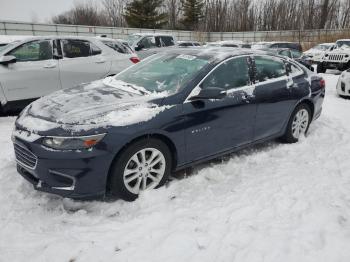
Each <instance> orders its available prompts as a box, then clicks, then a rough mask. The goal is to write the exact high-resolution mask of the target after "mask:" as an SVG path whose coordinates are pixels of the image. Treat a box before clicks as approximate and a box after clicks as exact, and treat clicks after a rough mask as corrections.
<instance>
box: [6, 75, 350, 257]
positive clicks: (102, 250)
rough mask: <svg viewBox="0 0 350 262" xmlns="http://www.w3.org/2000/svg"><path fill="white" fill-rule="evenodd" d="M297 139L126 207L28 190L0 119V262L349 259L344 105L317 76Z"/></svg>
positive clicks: (348, 143)
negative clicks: (315, 94) (312, 118)
mask: <svg viewBox="0 0 350 262" xmlns="http://www.w3.org/2000/svg"><path fill="white" fill-rule="evenodd" d="M325 78H326V81H327V96H326V100H325V105H324V112H323V115H322V116H321V118H320V119H319V120H318V121H317V122H315V123H314V124H313V125H312V126H311V129H310V134H309V136H308V137H307V138H306V139H304V140H303V141H301V142H299V143H297V144H293V145H285V144H280V143H277V142H269V143H265V144H262V145H260V146H256V147H253V148H251V149H249V150H244V151H242V152H239V153H237V154H233V155H232V156H230V157H227V158H225V159H224V160H221V161H220V160H218V161H213V162H211V163H209V164H204V165H201V166H198V167H196V168H195V169H194V170H193V171H192V172H190V173H188V174H187V175H186V176H185V178H182V176H183V174H182V173H181V174H178V175H177V176H176V178H174V180H173V181H171V182H170V183H169V184H168V185H167V186H166V187H163V188H160V189H158V190H154V191H151V192H147V193H145V194H143V195H142V196H141V197H140V199H138V200H137V201H135V202H133V203H126V202H123V201H117V202H113V203H102V202H76V201H71V200H67V199H61V198H59V197H55V196H50V195H47V194H44V193H39V192H35V191H34V190H33V188H32V187H31V186H30V185H29V184H28V183H27V182H26V181H25V180H24V179H23V178H21V177H20V176H19V175H18V174H17V173H16V170H15V160H14V156H13V150H12V145H11V141H10V135H11V131H12V127H13V122H14V118H0V127H1V128H0V145H1V154H0V221H1V222H0V261H13V262H17V261H18V262H22V261H35V262H41V261H52V262H56V261H57V262H58V261H59V262H61V261H76V262H78V261H84V262H86V261H93V262H96V261H121V262H124V261H133V262H137V261H143V262H148V261H149V262H158V261H161V262H164V261H167V262H172V261H174V262H179V261H191V262H193V261H198V262H199V261H200V262H206V261H208V262H213V261H225V262H226V261H230V262H232V261H239V262H263V261H264V262H266V261H268V262H281V261H283V262H296V261H298V262H330V261H331V262H348V261H350V249H349V243H350V204H349V203H350V161H349V159H350V135H349V134H350V122H349V112H350V100H344V99H340V98H338V97H337V96H336V93H335V84H336V81H337V78H338V76H332V75H325Z"/></svg>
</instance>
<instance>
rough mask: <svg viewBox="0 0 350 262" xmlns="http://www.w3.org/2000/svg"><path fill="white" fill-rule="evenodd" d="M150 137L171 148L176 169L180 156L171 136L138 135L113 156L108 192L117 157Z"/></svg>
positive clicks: (172, 165) (172, 161) (107, 182)
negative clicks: (131, 146)
mask: <svg viewBox="0 0 350 262" xmlns="http://www.w3.org/2000/svg"><path fill="white" fill-rule="evenodd" d="M150 138H153V139H158V140H160V141H162V142H163V143H165V144H166V145H167V146H168V148H169V150H170V153H171V168H172V170H174V169H175V168H176V166H177V159H178V156H177V149H176V147H175V144H174V143H173V142H172V141H171V140H170V138H168V137H167V136H165V135H161V134H147V135H142V136H139V137H136V138H134V139H132V140H131V141H129V142H128V143H126V144H125V145H124V146H123V147H122V149H121V150H119V152H118V153H117V154H116V155H115V156H114V158H113V161H112V163H111V165H110V167H109V170H108V177H107V180H106V192H107V193H108V191H109V187H108V186H109V183H110V178H111V170H112V168H113V164H114V163H115V161H116V159H117V158H118V157H119V156H120V155H121V154H122V153H123V152H124V151H125V150H126V149H127V148H128V147H129V146H130V145H131V144H133V143H136V142H138V141H140V140H143V139H150Z"/></svg>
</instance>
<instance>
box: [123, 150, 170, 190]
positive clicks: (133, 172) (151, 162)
mask: <svg viewBox="0 0 350 262" xmlns="http://www.w3.org/2000/svg"><path fill="white" fill-rule="evenodd" d="M165 167H166V161H165V157H164V155H163V154H162V152H161V151H159V150H158V149H156V148H144V149H141V150H139V151H138V152H136V153H135V154H134V155H133V156H132V157H131V158H130V159H129V161H128V162H127V164H126V166H125V169H124V174H123V180H124V185H125V187H126V188H127V189H128V190H129V192H131V193H133V194H139V193H140V191H144V190H148V189H153V188H155V187H157V186H158V184H159V183H160V181H161V180H162V178H163V176H164V173H165Z"/></svg>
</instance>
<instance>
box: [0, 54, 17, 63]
mask: <svg viewBox="0 0 350 262" xmlns="http://www.w3.org/2000/svg"><path fill="white" fill-rule="evenodd" d="M16 62H17V58H16V57H15V56H13V55H5V56H1V57H0V65H8V64H12V63H16Z"/></svg>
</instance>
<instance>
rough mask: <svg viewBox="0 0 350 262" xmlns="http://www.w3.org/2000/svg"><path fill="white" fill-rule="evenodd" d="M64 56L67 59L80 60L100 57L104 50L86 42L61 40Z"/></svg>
mask: <svg viewBox="0 0 350 262" xmlns="http://www.w3.org/2000/svg"><path fill="white" fill-rule="evenodd" d="M61 43H62V50H63V55H64V57H66V58H78V57H88V56H94V55H99V54H101V53H102V50H101V49H100V48H99V47H97V46H96V45H94V44H92V43H90V42H89V41H86V40H76V39H68V40H66V39H64V40H61Z"/></svg>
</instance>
